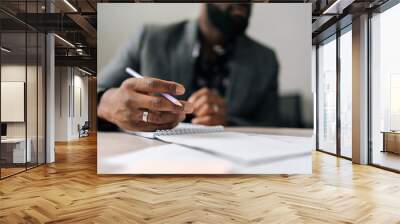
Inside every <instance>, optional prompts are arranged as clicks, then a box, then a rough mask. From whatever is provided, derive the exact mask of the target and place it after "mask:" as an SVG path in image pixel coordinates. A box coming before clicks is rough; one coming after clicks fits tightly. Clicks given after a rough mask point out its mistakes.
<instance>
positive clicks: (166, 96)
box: [98, 68, 193, 131]
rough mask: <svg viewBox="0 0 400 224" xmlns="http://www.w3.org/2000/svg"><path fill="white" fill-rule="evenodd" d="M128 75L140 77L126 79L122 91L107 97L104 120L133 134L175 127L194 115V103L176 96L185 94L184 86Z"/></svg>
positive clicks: (108, 93) (102, 104)
mask: <svg viewBox="0 0 400 224" xmlns="http://www.w3.org/2000/svg"><path fill="white" fill-rule="evenodd" d="M126 72H127V73H128V74H130V75H131V76H133V77H136V78H130V79H126V80H125V81H124V82H123V83H122V84H121V86H120V87H119V88H115V89H110V90H107V91H106V92H105V93H104V94H103V96H102V98H101V101H100V102H99V106H98V115H99V116H100V117H101V118H103V119H105V120H108V121H109V122H112V123H114V124H116V125H118V126H119V127H120V128H121V129H125V130H129V131H155V130H160V129H170V128H173V127H175V126H176V125H177V124H178V123H179V122H181V121H183V120H184V119H185V115H186V114H188V113H192V112H193V106H192V104H190V103H188V102H185V101H178V100H177V99H176V98H174V97H173V95H182V94H184V92H185V88H184V87H183V86H182V85H180V84H178V83H175V82H170V81H165V80H160V79H156V78H149V77H142V76H140V75H139V74H138V73H136V72H135V71H134V70H133V69H130V68H127V69H126ZM133 74H135V75H133ZM156 93H160V94H161V96H155V94H156Z"/></svg>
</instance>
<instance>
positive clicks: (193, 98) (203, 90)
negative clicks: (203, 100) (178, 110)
mask: <svg viewBox="0 0 400 224" xmlns="http://www.w3.org/2000/svg"><path fill="white" fill-rule="evenodd" d="M208 92H210V90H209V89H208V88H206V87H203V88H201V89H200V90H198V91H196V92H195V93H193V94H192V95H191V96H190V97H189V99H188V102H190V103H194V102H196V101H197V100H198V98H200V97H201V96H203V95H205V94H207V93H208Z"/></svg>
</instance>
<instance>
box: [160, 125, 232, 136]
mask: <svg viewBox="0 0 400 224" xmlns="http://www.w3.org/2000/svg"><path fill="white" fill-rule="evenodd" d="M221 131H224V128H223V127H222V126H216V127H206V128H178V129H172V130H157V131H156V133H155V136H172V135H191V134H204V133H212V132H221Z"/></svg>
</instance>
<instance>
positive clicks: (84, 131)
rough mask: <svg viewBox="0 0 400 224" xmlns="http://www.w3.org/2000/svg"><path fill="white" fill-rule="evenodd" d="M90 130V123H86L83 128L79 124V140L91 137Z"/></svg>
mask: <svg viewBox="0 0 400 224" xmlns="http://www.w3.org/2000/svg"><path fill="white" fill-rule="evenodd" d="M89 129H90V124H89V121H85V123H84V124H83V125H82V127H81V126H80V125H79V124H78V133H79V138H81V137H87V136H89Z"/></svg>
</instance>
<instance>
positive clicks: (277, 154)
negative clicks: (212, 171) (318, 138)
mask: <svg viewBox="0 0 400 224" xmlns="http://www.w3.org/2000/svg"><path fill="white" fill-rule="evenodd" d="M157 138H158V139H160V140H163V141H166V142H170V143H175V144H180V145H184V146H188V147H192V148H197V149H199V150H203V151H206V152H209V153H214V154H217V155H221V156H224V157H226V158H229V159H232V160H235V161H239V162H244V163H263V162H268V161H273V160H284V159H288V158H293V157H297V156H310V155H311V149H312V144H311V138H310V141H309V143H304V144H295V143H291V142H287V141H283V140H279V139H274V138H269V137H267V136H254V135H248V134H244V133H235V132H216V133H204V134H191V135H169V136H168V135H166V136H157Z"/></svg>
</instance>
